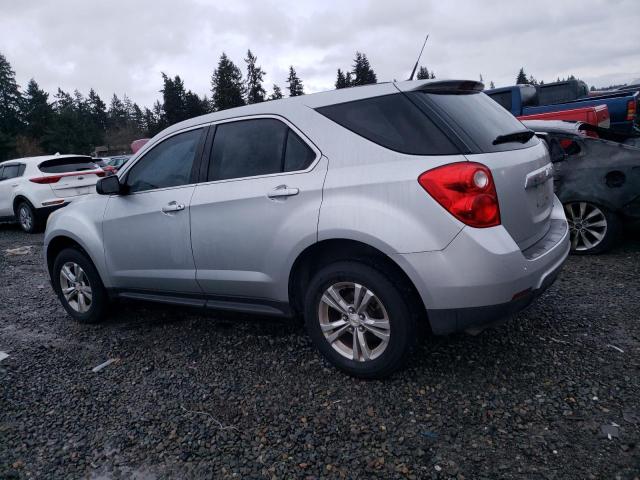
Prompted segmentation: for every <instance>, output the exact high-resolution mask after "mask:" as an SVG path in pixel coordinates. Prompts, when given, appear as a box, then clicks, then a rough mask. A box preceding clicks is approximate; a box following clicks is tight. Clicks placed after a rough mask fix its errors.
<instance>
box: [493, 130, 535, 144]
mask: <svg viewBox="0 0 640 480" xmlns="http://www.w3.org/2000/svg"><path fill="white" fill-rule="evenodd" d="M534 135H535V133H534V132H533V131H532V130H521V131H519V132H513V133H507V134H506V135H498V136H497V137H496V139H495V140H494V141H493V144H494V145H500V144H501V143H511V142H520V143H527V142H528V141H529V140H531V137H533V136H534Z"/></svg>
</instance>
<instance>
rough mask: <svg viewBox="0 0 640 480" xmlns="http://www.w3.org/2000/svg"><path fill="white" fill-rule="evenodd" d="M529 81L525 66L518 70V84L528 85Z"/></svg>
mask: <svg viewBox="0 0 640 480" xmlns="http://www.w3.org/2000/svg"><path fill="white" fill-rule="evenodd" d="M528 83H529V80H528V79H527V74H526V73H524V68H521V69H520V71H519V72H518V78H516V85H527V84H528Z"/></svg>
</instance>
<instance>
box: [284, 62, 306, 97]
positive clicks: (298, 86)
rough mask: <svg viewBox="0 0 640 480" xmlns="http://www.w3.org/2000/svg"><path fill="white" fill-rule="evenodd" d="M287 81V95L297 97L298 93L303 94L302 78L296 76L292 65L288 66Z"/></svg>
mask: <svg viewBox="0 0 640 480" xmlns="http://www.w3.org/2000/svg"><path fill="white" fill-rule="evenodd" d="M287 83H288V84H289V96H290V97H297V96H299V95H304V86H303V85H302V80H300V78H298V75H297V74H296V70H295V69H294V68H293V65H291V66H290V67H289V77H288V78H287Z"/></svg>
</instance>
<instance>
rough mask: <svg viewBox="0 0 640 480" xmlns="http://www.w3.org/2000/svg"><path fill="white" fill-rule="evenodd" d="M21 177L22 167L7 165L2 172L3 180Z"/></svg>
mask: <svg viewBox="0 0 640 480" xmlns="http://www.w3.org/2000/svg"><path fill="white" fill-rule="evenodd" d="M19 176H20V165H5V167H4V170H3V171H2V179H3V180H8V179H10V178H16V177H19Z"/></svg>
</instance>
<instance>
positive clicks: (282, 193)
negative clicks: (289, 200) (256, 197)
mask: <svg viewBox="0 0 640 480" xmlns="http://www.w3.org/2000/svg"><path fill="white" fill-rule="evenodd" d="M298 193H300V190H298V189H297V188H289V187H287V186H286V185H278V186H277V187H276V188H274V189H273V190H271V191H270V192H269V193H267V197H269V198H282V197H292V196H294V195H298Z"/></svg>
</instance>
